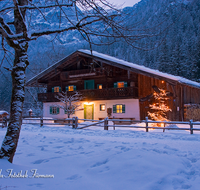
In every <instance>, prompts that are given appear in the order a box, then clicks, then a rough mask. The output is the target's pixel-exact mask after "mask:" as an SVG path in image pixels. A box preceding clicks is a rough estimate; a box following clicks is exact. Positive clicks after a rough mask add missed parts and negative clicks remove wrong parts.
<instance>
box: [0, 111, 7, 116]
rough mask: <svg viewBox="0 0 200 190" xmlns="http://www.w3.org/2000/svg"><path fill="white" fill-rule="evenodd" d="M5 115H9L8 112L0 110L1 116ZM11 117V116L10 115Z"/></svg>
mask: <svg viewBox="0 0 200 190" xmlns="http://www.w3.org/2000/svg"><path fill="white" fill-rule="evenodd" d="M3 114H8V112H7V111H3V110H0V115H3ZM8 115H9V114H8Z"/></svg>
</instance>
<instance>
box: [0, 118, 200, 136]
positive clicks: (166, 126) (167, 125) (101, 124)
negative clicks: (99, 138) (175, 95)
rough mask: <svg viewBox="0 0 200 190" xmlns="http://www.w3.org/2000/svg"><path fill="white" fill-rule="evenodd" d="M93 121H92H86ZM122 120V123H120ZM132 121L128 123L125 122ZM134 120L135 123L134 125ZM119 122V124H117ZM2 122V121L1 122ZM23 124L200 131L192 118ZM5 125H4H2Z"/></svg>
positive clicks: (44, 120) (43, 120)
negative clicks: (174, 126) (186, 126)
mask: <svg viewBox="0 0 200 190" xmlns="http://www.w3.org/2000/svg"><path fill="white" fill-rule="evenodd" d="M85 122H92V123H85ZM119 122H120V124H119ZM127 122H130V123H129V124H128V125H125V124H124V123H127ZM133 122H134V123H135V125H132V124H133ZM111 123H112V124H111ZM116 123H117V124H116ZM137 123H145V126H139V125H137ZM152 123H154V124H161V125H162V126H161V127H158V126H150V125H149V124H152ZM0 124H1V122H0ZM22 124H33V125H35V124H37V125H38V124H39V125H40V126H41V127H42V126H44V125H68V126H72V128H73V129H84V128H88V127H91V126H98V127H103V128H104V130H108V129H109V127H112V128H113V129H114V130H115V128H116V127H121V128H141V129H146V132H149V129H160V130H163V132H165V130H167V129H168V130H186V131H190V134H193V133H194V131H200V128H194V126H195V125H200V122H193V120H190V121H188V122H186V121H184V122H182V121H151V120H148V117H146V119H145V120H131V119H117V118H114V119H113V118H105V119H104V120H92V119H79V118H78V117H73V118H67V119H50V118H27V117H26V118H23V123H22ZM172 124H183V125H188V126H189V127H188V128H182V127H181V128H173V127H170V125H172ZM2 127H3V126H2Z"/></svg>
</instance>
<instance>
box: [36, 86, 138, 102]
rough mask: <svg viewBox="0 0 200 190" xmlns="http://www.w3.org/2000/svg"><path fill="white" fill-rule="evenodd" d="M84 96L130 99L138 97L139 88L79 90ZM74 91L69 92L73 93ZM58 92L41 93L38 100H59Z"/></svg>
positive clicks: (87, 98) (89, 98)
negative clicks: (57, 97)
mask: <svg viewBox="0 0 200 190" xmlns="http://www.w3.org/2000/svg"><path fill="white" fill-rule="evenodd" d="M78 92H80V93H81V94H82V96H83V97H84V100H111V99H128V98H138V88H136V87H126V88H106V89H93V90H79V91H78ZM73 93H74V92H69V93H68V95H72V94H73ZM56 95H57V93H51V92H49V93H40V94H38V100H39V101H41V102H58V100H57V99H56V98H55V96H56Z"/></svg>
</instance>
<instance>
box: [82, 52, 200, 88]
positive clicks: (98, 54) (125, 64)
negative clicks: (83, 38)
mask: <svg viewBox="0 0 200 190" xmlns="http://www.w3.org/2000/svg"><path fill="white" fill-rule="evenodd" d="M78 51H79V52H82V53H85V54H89V55H91V51H90V50H85V49H80V50H78ZM92 55H93V56H95V57H98V58H101V59H105V60H108V61H112V62H115V63H118V64H120V65H124V66H128V67H130V68H134V69H137V70H140V71H144V72H147V73H151V74H154V75H157V76H161V77H164V78H168V79H171V80H174V81H177V82H180V83H184V84H188V85H191V86H195V87H198V88H200V83H198V82H195V81H192V80H189V79H186V78H183V77H180V76H174V75H171V74H168V73H163V72H160V71H158V70H154V69H150V68H148V67H145V66H142V65H137V64H135V63H131V62H127V61H124V60H122V59H118V58H115V57H112V56H110V55H106V54H103V53H98V52H96V51H92Z"/></svg>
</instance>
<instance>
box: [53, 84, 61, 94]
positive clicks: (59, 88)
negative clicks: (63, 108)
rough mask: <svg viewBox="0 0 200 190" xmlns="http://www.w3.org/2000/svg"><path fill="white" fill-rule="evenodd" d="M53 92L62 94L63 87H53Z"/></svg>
mask: <svg viewBox="0 0 200 190" xmlns="http://www.w3.org/2000/svg"><path fill="white" fill-rule="evenodd" d="M55 89H57V90H58V91H57V90H55ZM52 92H53V93H54V92H61V87H60V86H54V87H52Z"/></svg>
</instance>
